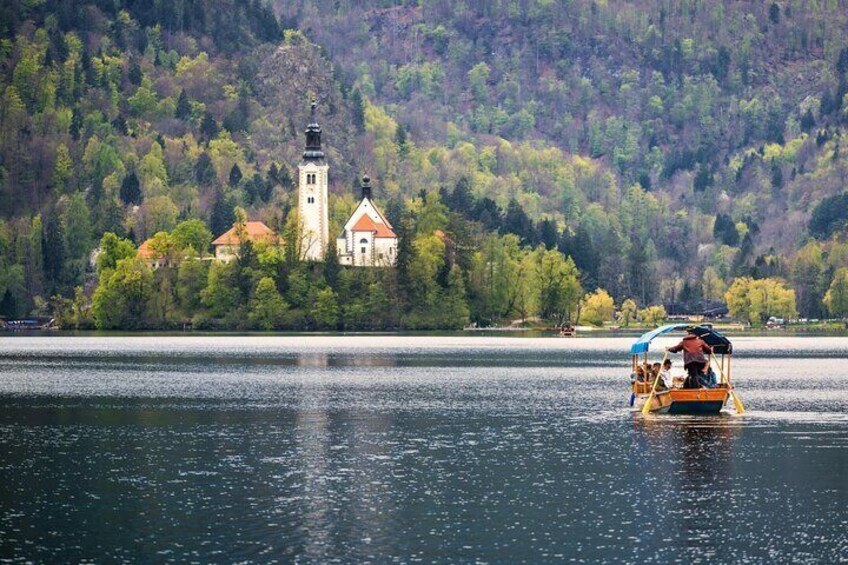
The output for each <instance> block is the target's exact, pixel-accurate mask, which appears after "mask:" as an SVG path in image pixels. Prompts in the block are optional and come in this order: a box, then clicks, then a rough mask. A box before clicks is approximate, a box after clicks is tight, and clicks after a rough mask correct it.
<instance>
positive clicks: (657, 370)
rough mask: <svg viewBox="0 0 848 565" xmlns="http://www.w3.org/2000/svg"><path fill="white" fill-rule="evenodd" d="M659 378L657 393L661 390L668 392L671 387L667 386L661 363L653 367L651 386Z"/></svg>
mask: <svg viewBox="0 0 848 565" xmlns="http://www.w3.org/2000/svg"><path fill="white" fill-rule="evenodd" d="M657 377H659V380H657V392H659V391H661V390H668V388H669V387H668V385H667V384H666V382H665V378H664V377H663V374H662V365H660V364H659V363H654V364H653V365H651V385H653V384H654V380H656V379H657Z"/></svg>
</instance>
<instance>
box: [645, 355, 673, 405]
mask: <svg viewBox="0 0 848 565" xmlns="http://www.w3.org/2000/svg"><path fill="white" fill-rule="evenodd" d="M666 359H668V351H666V352H665V355H664V356H663V360H662V363H660V370H659V371H657V378H655V379H654V386H653V387H651V394H650V395H649V396H648V400H647V401H646V402H645V405H644V406H643V407H642V414H647V413H648V412H650V411H651V402H653V401H654V395H655V393H656V392H657V383H659V382H660V372H662V367H663V365H665V360H666Z"/></svg>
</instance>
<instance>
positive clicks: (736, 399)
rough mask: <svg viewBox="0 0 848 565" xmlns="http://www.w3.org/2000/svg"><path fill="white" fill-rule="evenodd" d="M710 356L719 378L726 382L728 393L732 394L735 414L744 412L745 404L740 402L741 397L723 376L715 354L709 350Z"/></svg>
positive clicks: (722, 370)
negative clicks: (719, 375)
mask: <svg viewBox="0 0 848 565" xmlns="http://www.w3.org/2000/svg"><path fill="white" fill-rule="evenodd" d="M710 357H711V358H712V360H713V361H715V364H716V366H717V367H718V372H719V373H720V374H721V380H722V381H724V382H726V383H727V386H728V387H729V388H728V392H730V395H731V396H733V406H735V407H736V413H737V414H742V413H744V412H745V405H744V404H742V399H741V398H739V393H737V392H736V389H735V388H734V387H733V385H732V384H730V381H729V380H728V379H727V377H725V376H724V369H722V368H721V365H719V362H718V359H716V357H715V355H714V354H713V352H712V351H711V352H710Z"/></svg>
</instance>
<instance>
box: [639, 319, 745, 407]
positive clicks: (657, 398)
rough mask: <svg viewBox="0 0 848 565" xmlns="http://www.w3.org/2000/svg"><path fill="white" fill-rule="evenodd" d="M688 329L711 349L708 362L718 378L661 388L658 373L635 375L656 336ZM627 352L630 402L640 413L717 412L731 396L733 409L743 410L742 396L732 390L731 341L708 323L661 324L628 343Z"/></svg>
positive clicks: (644, 361) (644, 360)
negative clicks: (699, 384) (693, 385)
mask: <svg viewBox="0 0 848 565" xmlns="http://www.w3.org/2000/svg"><path fill="white" fill-rule="evenodd" d="M689 330H691V331H693V332H694V333H695V334H696V335H697V336H698V337H700V338H701V339H702V340H704V341H705V342H706V343H707V345H709V346H710V347H712V349H713V354H712V355H710V358H709V363H710V367H711V368H712V369H713V371H716V370H717V371H718V375H717V376H718V378H717V381H716V382H715V383H714V384H712V385H710V386H703V387H701V388H679V387H678V385H675V386H674V387H672V388H671V389H663V387H662V386H660V377H659V375H654V376H650V377H645V378H640V377H639V376H637V375H638V371H637V368H638V367H639V366H640V362H641V363H643V364H647V363H648V349H649V348H650V345H651V342H652V341H653V340H654V339H655V338H657V337H659V336H662V335H666V334H669V333H672V332H675V331H689ZM630 354H631V355H632V356H633V373H632V376H631V381H632V394H631V396H630V405H631V406H635V407H636V408H638V409H640V410H641V412H642V413H643V414H650V413H656V414H718V413H719V412H721V409H722V408H723V407H724V405H725V404H726V403H727V400H728V399H729V398H731V397H732V398H733V403H734V405H735V407H736V412H737V413H739V414H741V413H742V412H744V411H745V407H744V406H743V405H742V400H741V399H740V398H739V395H738V394H737V393H736V391H735V390H734V388H733V384H732V383H731V380H730V374H731V371H730V360H731V357H732V355H733V344H732V343H730V340H729V339H727V337H725V336H724V335H722V334H721V333H719V332H717V331H715V330H714V329H713V328H712V327H711V326H708V325H700V326H692V325H690V324H669V325H666V326H660V327H658V328H656V329H654V330H651V331H649V332H647V333H645V334H643V335H642V336H641V337H639V339H638V340H636V343H634V344H633V345H632V346H631V347H630ZM717 355H720V356H721V357H720V359H719V358H718V357H716V356H717ZM640 356H641V359H640ZM667 357H668V352H666V353H665V357H663V362H664V361H665V359H666V358H667ZM661 365H662V363H661ZM643 366H644V365H643Z"/></svg>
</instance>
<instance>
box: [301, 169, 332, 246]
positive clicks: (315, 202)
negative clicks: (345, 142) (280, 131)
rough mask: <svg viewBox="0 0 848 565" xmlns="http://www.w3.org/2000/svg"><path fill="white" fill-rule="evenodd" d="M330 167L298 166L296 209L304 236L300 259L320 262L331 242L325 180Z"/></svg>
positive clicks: (326, 182) (326, 180)
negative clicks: (301, 257)
mask: <svg viewBox="0 0 848 565" xmlns="http://www.w3.org/2000/svg"><path fill="white" fill-rule="evenodd" d="M328 170H329V167H328V166H327V165H326V164H320V165H319V164H317V163H313V162H307V163H302V164H300V165H299V166H298V186H297V208H298V212H299V213H300V223H301V230H302V232H301V233H302V234H303V240H302V247H301V249H302V253H303V258H304V259H307V260H311V261H323V260H324V252H325V251H326V250H327V244H328V242H329V240H330V234H329V229H330V226H329V202H328V178H327V172H328Z"/></svg>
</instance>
